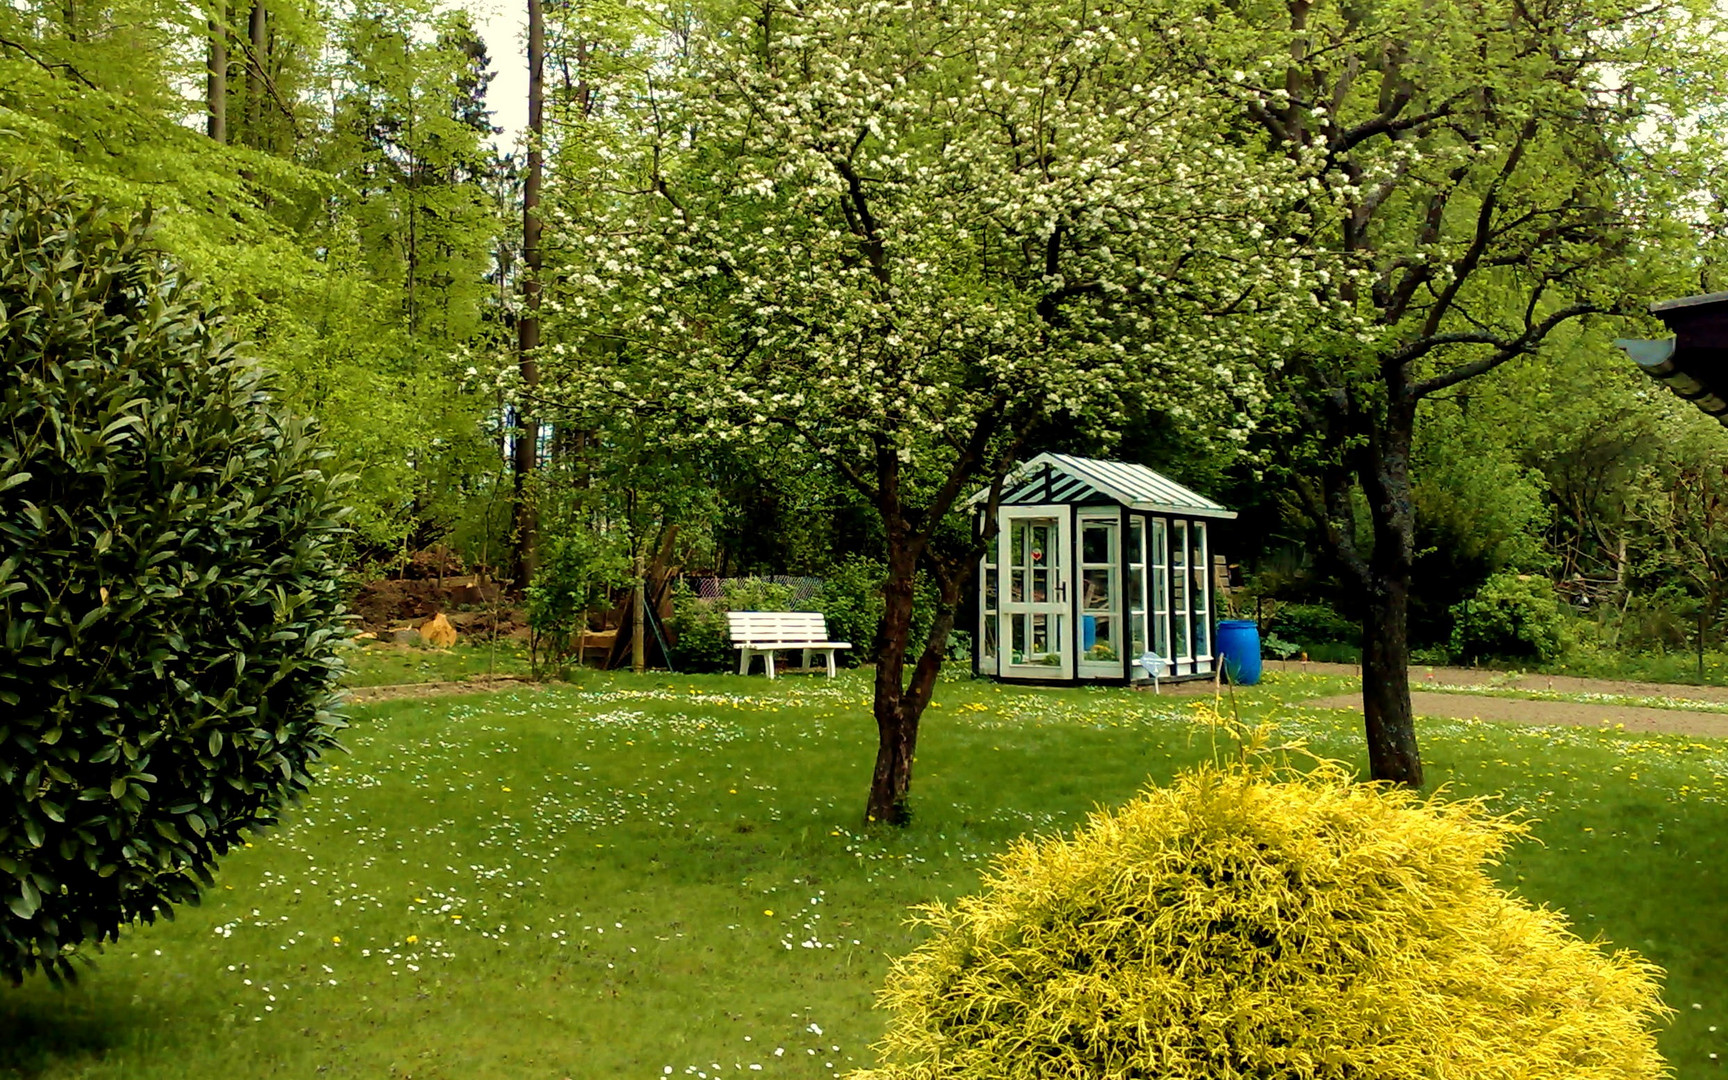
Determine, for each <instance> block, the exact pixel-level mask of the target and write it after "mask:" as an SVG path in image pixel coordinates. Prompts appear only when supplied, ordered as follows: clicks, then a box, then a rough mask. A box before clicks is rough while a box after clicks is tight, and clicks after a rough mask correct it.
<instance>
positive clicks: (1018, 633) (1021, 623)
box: [644, 605, 1027, 664]
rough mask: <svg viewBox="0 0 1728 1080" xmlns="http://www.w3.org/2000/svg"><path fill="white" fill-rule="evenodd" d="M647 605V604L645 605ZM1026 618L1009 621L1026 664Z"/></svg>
mask: <svg viewBox="0 0 1728 1080" xmlns="http://www.w3.org/2000/svg"><path fill="white" fill-rule="evenodd" d="M644 606H646V605H644ZM1026 619H1027V616H1025V615H1013V616H1010V617H1009V621H1010V623H1011V625H1012V626H1013V634H1014V652H1013V655H1012V656H1010V657H1009V660H1010V662H1012V663H1015V664H1024V663H1025V662H1026Z"/></svg>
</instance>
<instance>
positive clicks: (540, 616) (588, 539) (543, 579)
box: [527, 528, 631, 660]
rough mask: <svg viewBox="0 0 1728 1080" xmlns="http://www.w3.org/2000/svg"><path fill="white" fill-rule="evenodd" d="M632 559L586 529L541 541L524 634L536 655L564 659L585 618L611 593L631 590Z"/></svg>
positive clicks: (607, 602)
mask: <svg viewBox="0 0 1728 1080" xmlns="http://www.w3.org/2000/svg"><path fill="white" fill-rule="evenodd" d="M630 581H631V573H630V556H629V555H628V554H627V553H625V552H623V551H620V550H619V549H618V545H617V544H615V543H608V542H607V540H606V539H605V538H604V537H602V536H600V535H598V534H596V533H594V532H591V531H589V530H586V529H580V528H578V529H572V530H570V531H568V532H564V533H561V534H559V535H557V536H554V537H551V538H546V537H542V542H541V545H540V565H539V567H538V568H537V569H536V570H535V572H534V582H533V584H531V585H529V586H528V590H527V613H528V628H529V630H531V631H532V632H533V635H534V644H533V648H534V652H535V654H536V655H538V654H539V652H540V649H541V647H542V646H544V647H545V649H546V654H547V656H548V657H549V658H551V659H554V660H556V659H560V658H562V657H565V656H568V655H569V653H570V649H571V646H572V645H573V644H574V643H575V641H576V638H577V636H578V634H580V632H581V631H582V629H583V627H584V625H585V624H586V623H587V620H588V613H589V612H591V611H594V610H596V609H598V608H600V607H604V606H610V603H611V596H612V591H613V590H614V589H617V588H620V587H622V586H624V585H628V584H630Z"/></svg>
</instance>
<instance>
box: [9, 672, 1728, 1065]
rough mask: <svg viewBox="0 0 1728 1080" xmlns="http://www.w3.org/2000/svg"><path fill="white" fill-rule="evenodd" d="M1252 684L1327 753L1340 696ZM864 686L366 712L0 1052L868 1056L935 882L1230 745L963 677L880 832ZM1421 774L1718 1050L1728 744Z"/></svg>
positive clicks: (1471, 750)
mask: <svg viewBox="0 0 1728 1080" xmlns="http://www.w3.org/2000/svg"><path fill="white" fill-rule="evenodd" d="M1348 687H1349V683H1348V681H1347V680H1345V679H1342V678H1338V677H1319V676H1312V677H1311V676H1301V675H1295V674H1275V675H1272V676H1270V677H1269V679H1268V681H1267V683H1266V684H1265V685H1263V686H1261V687H1258V688H1254V689H1251V690H1245V691H1241V692H1240V693H1239V699H1238V700H1239V702H1240V704H1241V707H1242V710H1243V713H1244V715H1245V716H1248V717H1256V716H1263V715H1267V714H1273V715H1276V716H1277V717H1280V718H1281V723H1282V726H1283V729H1284V731H1285V732H1286V733H1287V734H1299V735H1303V736H1306V737H1307V738H1308V739H1309V740H1310V741H1311V744H1312V746H1313V747H1314V748H1315V749H1316V750H1318V751H1320V752H1322V753H1324V754H1327V755H1329V756H1335V757H1340V758H1344V759H1347V760H1352V761H1354V760H1359V759H1360V757H1361V749H1360V741H1361V736H1360V733H1359V731H1358V730H1357V727H1358V725H1359V724H1360V722H1361V721H1360V718H1359V716H1353V715H1350V714H1348V713H1344V712H1326V711H1319V710H1312V709H1304V708H1302V707H1300V704H1299V703H1300V702H1301V701H1302V700H1304V699H1309V698H1315V697H1319V696H1323V695H1327V694H1336V693H1339V692H1341V691H1343V690H1346V689H1348ZM868 693H869V684H868V679H867V677H866V676H865V674H864V673H861V672H849V673H845V674H843V675H842V677H841V678H840V679H838V680H836V681H834V682H832V683H830V682H828V681H827V680H825V679H822V678H820V677H808V676H799V677H792V678H785V679H782V680H779V681H776V682H774V683H772V684H770V683H769V682H767V681H766V680H764V679H763V678H761V677H760V676H756V677H753V678H738V677H735V676H704V677H688V676H667V675H649V676H644V677H631V676H628V675H600V674H589V675H585V676H583V677H582V678H581V679H580V680H579V681H578V682H577V683H575V684H572V685H567V686H560V687H552V688H537V687H529V686H524V687H522V688H520V689H515V690H510V691H506V692H502V693H495V694H492V695H488V696H468V697H443V698H428V699H420V700H403V701H394V702H389V703H383V704H378V705H373V706H365V707H361V708H358V709H356V711H355V715H354V726H353V728H352V730H351V731H349V732H348V733H347V738H346V743H347V745H348V747H349V748H350V750H351V751H352V753H351V754H350V755H348V756H342V757H337V758H335V759H332V760H331V761H330V762H329V763H328V764H327V765H326V766H325V767H324V768H323V769H322V771H321V775H320V780H319V783H318V785H317V787H316V788H315V790H314V791H313V793H312V794H311V795H310V796H309V797H308V798H307V799H306V800H305V801H304V803H303V805H302V806H301V807H300V809H299V810H298V811H297V812H296V813H295V814H294V815H293V817H292V819H291V821H290V822H289V823H288V824H287V825H286V826H285V827H284V828H281V829H279V830H277V831H275V832H272V833H269V834H266V835H264V836H261V837H259V838H257V839H256V841H255V842H254V846H252V847H250V848H247V849H244V850H241V851H239V852H237V853H235V854H233V855H232V856H230V857H229V858H228V859H227V861H226V862H225V863H224V865H223V867H222V871H221V874H220V876H219V878H218V882H217V886H216V888H215V889H214V890H213V891H212V892H211V893H210V895H209V897H208V899H207V901H206V902H205V904H204V905H203V907H201V908H197V909H187V910H184V911H182V912H180V913H179V917H178V919H177V920H176V921H174V922H163V923H159V924H157V925H154V926H149V927H142V928H138V929H135V930H133V931H130V932H129V933H127V934H126V936H125V937H124V938H123V939H122V941H121V942H120V943H119V944H118V945H115V946H111V947H109V948H108V949H107V950H106V951H105V952H104V953H102V954H101V955H99V956H97V957H96V963H95V966H94V967H93V968H91V969H89V970H88V971H86V972H85V974H84V975H83V977H82V979H81V980H80V982H79V984H78V985H77V986H76V987H74V988H71V989H64V990H62V989H56V988H54V987H52V986H49V985H48V984H46V983H45V982H40V981H31V982H27V983H26V984H25V985H24V986H23V987H21V988H17V989H13V988H0V1077H8V1078H9V1077H30V1078H38V1077H40V1078H68V1077H92V1078H93V1077H116V1078H118V1077H125V1078H139V1080H148V1078H156V1077H162V1078H167V1077H173V1078H177V1080H178V1078H186V1077H193V1078H200V1077H212V1078H220V1080H245V1078H251V1077H266V1076H295V1077H320V1076H363V1077H416V1078H432V1077H445V1078H452V1080H488V1078H510V1080H518V1078H537V1077H551V1078H558V1077H574V1078H579V1080H585V1078H591V1077H592V1078H602V1077H639V1078H650V1077H657V1076H665V1075H671V1076H684V1075H691V1076H698V1077H706V1078H713V1077H718V1076H746V1075H763V1076H770V1077H788V1078H790V1077H825V1076H833V1075H836V1074H839V1073H842V1072H843V1071H845V1070H846V1069H848V1068H850V1067H853V1066H855V1065H857V1064H860V1063H862V1062H864V1061H866V1060H868V1056H869V1050H868V1047H869V1044H870V1043H871V1041H872V1040H873V1039H874V1038H875V1037H876V1036H877V1034H878V1033H879V1031H880V1029H881V1023H882V1021H881V1017H880V1016H879V1015H877V1014H876V1013H874V1012H873V1011H872V1008H871V1005H872V995H873V993H874V991H875V989H876V988H877V987H878V986H879V985H880V984H881V980H882V977H883V974H884V972H885V970H886V968H887V964H888V959H889V957H891V956H893V955H896V954H898V953H901V952H903V951H905V950H906V949H907V948H908V947H909V946H910V944H911V943H912V942H913V941H914V940H915V938H916V935H917V931H916V930H915V929H913V928H909V927H908V926H906V925H905V923H904V919H905V916H906V913H907V909H908V907H909V906H910V905H912V904H915V903H917V902H920V901H924V900H928V899H931V898H938V897H950V896H953V895H956V894H958V893H960V892H963V891H966V890H970V889H972V888H974V887H975V886H976V884H977V882H978V877H979V873H980V871H981V869H982V868H983V867H984V865H985V863H986V862H987V860H988V859H989V857H990V855H991V853H993V852H995V851H998V850H1000V849H1001V848H1002V847H1003V846H1004V845H1005V844H1006V843H1007V842H1008V841H1009V840H1010V839H1011V838H1013V837H1015V836H1018V835H1020V834H1022V833H1025V832H1028V831H1034V832H1037V831H1050V830H1056V829H1064V828H1068V827H1070V826H1072V825H1074V824H1075V823H1077V822H1078V821H1079V820H1080V819H1081V818H1082V817H1083V816H1084V815H1085V813H1086V812H1087V810H1088V809H1089V808H1091V807H1093V806H1095V805H1098V804H1111V803H1115V802H1118V801H1120V800H1122V799H1124V798H1126V797H1127V796H1128V795H1129V794H1130V793H1131V792H1133V791H1134V790H1135V789H1136V788H1137V787H1138V786H1140V785H1142V784H1144V783H1146V782H1148V780H1151V781H1161V780H1164V779H1166V778H1168V777H1169V776H1170V775H1171V773H1172V772H1173V771H1175V770H1176V769H1178V768H1180V767H1182V766H1183V765H1185V764H1187V763H1190V762H1193V761H1196V760H1198V759H1200V758H1202V757H1204V756H1206V755H1208V754H1210V753H1211V752H1212V749H1211V737H1210V735H1209V734H1208V730H1209V729H1205V728H1201V727H1199V726H1198V725H1196V724H1195V723H1194V721H1193V719H1192V717H1193V710H1194V708H1195V706H1196V704H1203V702H1197V701H1196V699H1194V698H1183V697H1172V696H1162V697H1156V696H1153V695H1150V694H1144V693H1134V692H1131V691H1126V690H1119V689H1116V690H1086V691H1081V690H1072V691H1070V690H1048V689H1021V688H1007V687H999V686H996V685H993V684H990V683H983V682H971V681H953V682H948V683H945V684H944V685H943V686H942V689H941V693H940V696H939V699H938V706H937V707H935V708H933V709H932V711H931V712H930V713H929V714H928V716H927V717H926V720H925V726H924V732H923V736H922V739H921V742H920V753H919V760H918V772H917V777H916V780H915V786H914V795H915V805H916V811H917V819H916V822H915V824H914V825H913V826H912V827H911V828H910V829H908V830H906V831H904V832H902V833H894V834H885V833H866V832H865V831H864V830H863V829H862V828H861V827H860V817H861V814H862V807H863V801H864V794H865V786H866V783H867V780H868V776H869V770H870V765H871V758H872V754H873V742H874V727H873V724H872V722H871V721H870V719H869V712H868ZM1421 730H1422V737H1423V741H1424V751H1425V755H1426V758H1427V762H1428V768H1429V774H1430V778H1431V780H1432V781H1434V782H1435V783H1436V784H1440V783H1444V784H1449V785H1450V788H1449V790H1450V791H1451V792H1454V793H1456V794H1458V795H1468V794H1498V795H1499V797H1500V804H1499V805H1500V806H1502V807H1503V808H1505V809H1508V810H1519V811H1523V812H1525V813H1527V814H1529V815H1531V816H1532V817H1534V818H1535V819H1537V823H1536V825H1535V836H1536V838H1537V840H1538V841H1539V842H1532V843H1528V844H1525V845H1523V846H1521V847H1520V848H1519V849H1518V850H1517V851H1516V852H1515V854H1514V856H1513V858H1512V859H1511V860H1510V861H1509V862H1508V863H1507V864H1506V865H1505V866H1504V867H1503V868H1502V871H1501V872H1502V874H1503V876H1504V878H1505V879H1506V880H1507V881H1508V882H1509V883H1510V884H1512V885H1514V886H1515V887H1516V888H1517V889H1519V890H1521V891H1522V892H1523V893H1524V894H1525V895H1527V896H1529V897H1530V898H1532V899H1533V900H1536V901H1539V902H1542V903H1547V904H1550V905H1553V906H1555V907H1557V908H1561V909H1563V910H1564V911H1565V912H1566V913H1567V914H1568V915H1569V916H1570V917H1571V919H1572V920H1573V921H1574V923H1575V924H1576V925H1577V927H1578V928H1579V929H1580V930H1581V932H1583V933H1584V934H1585V935H1586V936H1591V937H1595V936H1600V937H1602V938H1603V939H1605V940H1607V941H1609V942H1611V943H1612V944H1613V945H1614V946H1616V947H1627V948H1634V949H1637V950H1640V951H1641V952H1643V953H1645V954H1646V955H1648V956H1649V957H1651V958H1652V959H1653V960H1655V961H1656V962H1657V963H1659V964H1661V965H1663V966H1664V967H1666V968H1667V969H1668V972H1669V975H1668V980H1667V995H1666V996H1667V1000H1668V1001H1669V1003H1670V1004H1671V1005H1673V1006H1674V1008H1675V1009H1676V1010H1677V1015H1676V1016H1675V1018H1674V1021H1673V1023H1672V1025H1671V1026H1670V1027H1669V1028H1668V1029H1667V1030H1666V1031H1665V1032H1664V1033H1663V1035H1662V1044H1663V1047H1664V1050H1665V1052H1666V1053H1667V1054H1668V1056H1669V1058H1670V1060H1671V1061H1672V1063H1673V1065H1674V1067H1675V1069H1676V1072H1677V1074H1678V1076H1680V1077H1681V1078H1683V1080H1692V1078H1700V1080H1701V1078H1703V1077H1707V1076H1715V1075H1717V1067H1718V1064H1719V1062H1718V1061H1716V1060H1715V1059H1714V1058H1713V1056H1712V1055H1715V1054H1723V1055H1725V1056H1728V930H1725V928H1724V926H1725V923H1724V920H1723V918H1722V911H1723V906H1722V904H1723V902H1722V897H1723V896H1724V895H1725V894H1728V863H1725V854H1728V853H1725V851H1724V848H1725V846H1728V743H1719V742H1713V741H1703V740H1696V739H1686V738H1681V737H1675V736H1633V735H1628V734H1624V733H1617V732H1605V731H1597V730H1588V729H1572V728H1566V729H1530V728H1523V727H1501V726H1494V725H1489V724H1482V723H1469V722H1458V721H1433V722H1425V723H1424V724H1423V725H1422V729H1421Z"/></svg>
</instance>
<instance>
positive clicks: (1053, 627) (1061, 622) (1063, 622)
mask: <svg viewBox="0 0 1728 1080" xmlns="http://www.w3.org/2000/svg"><path fill="white" fill-rule="evenodd" d="M1067 633H1068V619H1067V617H1066V616H1063V615H1052V616H1050V648H1049V650H1048V651H1047V652H1046V653H1045V654H1044V656H1043V658H1042V660H1043V662H1044V663H1046V664H1049V665H1051V666H1052V667H1060V666H1061V665H1062V648H1063V646H1062V642H1063V641H1064V640H1066V638H1067Z"/></svg>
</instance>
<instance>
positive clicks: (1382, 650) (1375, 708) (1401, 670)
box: [1362, 574, 1422, 787]
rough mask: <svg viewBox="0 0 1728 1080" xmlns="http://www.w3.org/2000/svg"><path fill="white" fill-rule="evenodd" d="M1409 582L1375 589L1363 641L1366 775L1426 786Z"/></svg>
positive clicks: (1379, 584)
mask: <svg viewBox="0 0 1728 1080" xmlns="http://www.w3.org/2000/svg"><path fill="white" fill-rule="evenodd" d="M1409 624H1410V577H1409V575H1408V574H1405V575H1404V576H1403V579H1402V580H1397V579H1386V578H1382V579H1381V580H1379V581H1377V582H1376V583H1375V587H1374V588H1373V589H1372V590H1371V591H1370V593H1369V596H1368V611H1367V617H1366V618H1365V619H1364V620H1363V630H1364V631H1366V632H1365V633H1364V634H1363V636H1362V716H1363V723H1364V725H1365V727H1366V728H1367V734H1368V775H1369V776H1371V777H1372V778H1373V779H1375V780H1391V781H1394V782H1396V783H1401V784H1407V785H1409V786H1411V787H1421V786H1422V755H1421V753H1420V752H1419V750H1418V749H1417V746H1416V718H1415V712H1414V710H1413V709H1412V708H1411V705H1410V638H1409V630H1408V627H1409Z"/></svg>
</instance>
